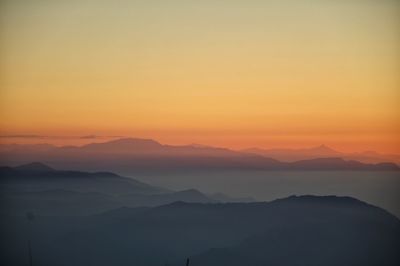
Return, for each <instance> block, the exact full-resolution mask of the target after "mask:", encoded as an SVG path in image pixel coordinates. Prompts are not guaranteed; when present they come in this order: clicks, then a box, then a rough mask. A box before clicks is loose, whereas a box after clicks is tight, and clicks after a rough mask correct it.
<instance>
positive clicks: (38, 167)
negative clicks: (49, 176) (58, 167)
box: [15, 162, 55, 172]
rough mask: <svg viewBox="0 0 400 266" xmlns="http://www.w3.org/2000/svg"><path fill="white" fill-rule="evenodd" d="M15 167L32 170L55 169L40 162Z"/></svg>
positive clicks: (21, 169)
mask: <svg viewBox="0 0 400 266" xmlns="http://www.w3.org/2000/svg"><path fill="white" fill-rule="evenodd" d="M15 169H17V170H20V171H31V172H52V171H55V169H53V168H51V167H50V166H47V165H45V164H43V163H40V162H32V163H28V164H23V165H19V166H17V167H15Z"/></svg>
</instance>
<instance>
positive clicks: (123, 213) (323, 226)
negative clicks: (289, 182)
mask: <svg viewBox="0 0 400 266" xmlns="http://www.w3.org/2000/svg"><path fill="white" fill-rule="evenodd" d="M37 220H38V221H37V223H36V224H35V230H34V235H33V240H34V241H35V244H36V245H35V255H36V256H35V261H36V263H37V264H39V265H56V264H58V262H60V261H62V262H63V265H65V266H69V265H74V266H81V265H98V266H103V265H104V266H105V265H116V266H119V265H146V266H153V265H154V266H155V265H165V264H166V263H167V262H168V263H170V264H171V263H172V264H173V265H182V263H183V262H184V261H185V258H187V257H190V259H191V265H192V266H201V265H210V266H213V265H238V266H239V265H256V266H257V265H260V266H261V265H276V266H281V265H282V266H283V265H315V266H316V265H329V266H342V265H363V266H368V265H385V266H395V265H396V266H397V265H399V263H400V255H399V253H398V250H397V249H398V246H399V244H400V221H399V219H397V218H396V217H394V216H392V215H391V214H389V213H387V212H386V211H384V210H382V209H380V208H377V207H374V206H371V205H368V204H366V203H363V202H361V201H358V200H356V199H353V198H348V197H334V196H329V197H315V196H300V197H295V196H293V197H289V198H286V199H280V200H276V201H272V202H259V203H229V204H201V203H184V202H175V203H172V204H169V205H165V206H159V207H154V208H139V209H138V208H133V209H130V208H120V209H117V210H115V211H110V212H107V213H104V214H102V215H96V216H90V217H75V218H73V217H65V218H63V219H58V218H55V217H39V218H38V219H37ZM1 223H2V227H1V228H4V229H5V230H7V231H6V232H5V234H4V236H5V237H3V238H2V239H1V240H0V241H2V244H5V243H7V244H6V245H4V246H5V248H3V249H1V251H0V252H1V254H0V263H1V264H3V265H11V266H12V265H18V263H20V264H22V261H25V258H24V257H23V256H21V254H25V253H24V251H25V250H26V239H25V238H24V237H23V234H22V235H21V233H23V232H24V230H25V229H24V227H23V223H21V221H19V220H18V218H17V217H15V218H5V219H2V220H1ZM10 238H11V239H13V241H10ZM172 264H171V265H172Z"/></svg>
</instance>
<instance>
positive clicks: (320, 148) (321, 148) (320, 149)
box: [311, 144, 338, 153]
mask: <svg viewBox="0 0 400 266" xmlns="http://www.w3.org/2000/svg"><path fill="white" fill-rule="evenodd" d="M311 150H314V151H318V152H330V153H338V152H337V151H335V150H334V149H332V148H331V147H329V146H327V145H325V144H321V145H319V146H316V147H314V148H311Z"/></svg>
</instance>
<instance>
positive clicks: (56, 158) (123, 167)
mask: <svg viewBox="0 0 400 266" xmlns="http://www.w3.org/2000/svg"><path fill="white" fill-rule="evenodd" d="M288 154H289V155H288ZM0 156H1V158H2V159H1V161H2V162H3V164H7V165H16V164H22V163H28V162H31V161H41V162H44V163H48V164H51V165H54V166H56V167H58V168H64V169H68V168H69V169H79V170H90V171H98V170H101V171H103V170H111V171H114V172H118V173H134V172H138V173H149V172H165V171H170V172H174V171H201V170H226V169H233V170H399V167H398V166H397V165H396V164H395V163H393V162H390V160H389V161H388V162H386V161H380V162H378V163H377V162H374V163H365V162H361V161H357V160H353V159H352V157H351V156H350V157H349V156H347V155H344V154H341V153H338V152H335V151H333V150H331V149H330V148H328V147H325V146H321V147H319V148H317V149H310V150H295V151H288V150H259V149H250V150H244V151H234V150H230V149H225V148H216V147H209V146H202V145H181V146H173V145H163V144H160V143H159V142H156V141H154V140H151V139H135V138H126V139H118V140H113V141H109V142H104V143H92V144H87V145H84V146H79V147H76V146H64V147H55V146H51V145H16V144H14V145H0ZM354 156H355V155H354ZM276 158H279V160H278V159H276Z"/></svg>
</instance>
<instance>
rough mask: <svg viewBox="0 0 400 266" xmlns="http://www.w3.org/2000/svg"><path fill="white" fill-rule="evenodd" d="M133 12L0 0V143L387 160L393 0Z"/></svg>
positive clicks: (396, 145)
mask: <svg viewBox="0 0 400 266" xmlns="http://www.w3.org/2000/svg"><path fill="white" fill-rule="evenodd" d="M146 2H147V1H143V3H133V2H129V1H127V2H122V3H119V4H116V3H115V1H106V0H104V1H94V0H85V1H75V0H72V1H68V2H64V3H56V1H48V0H43V1H24V0H21V1H1V3H0V7H1V8H0V15H1V20H0V33H1V35H2V38H0V58H1V60H0V86H1V87H0V133H1V135H2V136H3V137H2V138H1V139H0V141H1V142H53V143H57V144H70V143H72V144H81V143H83V142H86V141H102V140H105V139H106V138H105V137H104V138H98V139H79V138H78V137H79V136H84V135H91V134H96V135H101V136H133V137H147V138H155V139H157V140H159V141H161V142H164V143H171V144H184V143H203V144H208V145H216V146H224V147H232V148H244V147H250V146H259V147H266V148H268V147H306V146H315V145H319V144H322V143H324V144H327V145H330V146H332V147H334V148H338V149H340V150H343V151H359V150H377V151H381V152H400V139H399V137H398V136H399V133H400V122H399V121H400V110H399V106H400V105H399V101H400V80H399V79H400V77H399V75H398V73H400V49H399V48H398V47H400V29H399V26H398V25H400V23H399V22H400V21H399V17H400V16H399V15H400V5H399V4H398V3H397V2H396V1H390V0H382V1H354V0H350V1H343V2H342V1H328V0H321V1H316V0H315V1H305V0H300V1H293V0H284V1H256V0H250V1H235V0H232V1H227V0H222V1H201V3H200V1H178V0H173V1H168V4H167V3H166V1H161V0H159V1H148V2H147V3H146ZM24 134H37V135H46V136H58V137H59V138H44V139H43V138H21V137H19V138H5V137H4V136H6V135H24Z"/></svg>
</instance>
